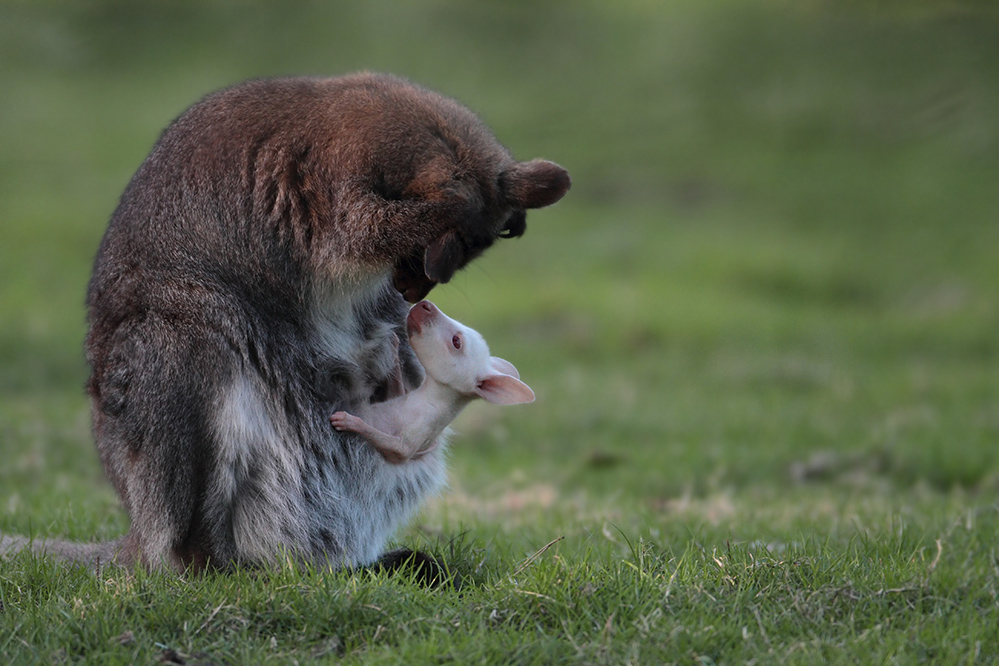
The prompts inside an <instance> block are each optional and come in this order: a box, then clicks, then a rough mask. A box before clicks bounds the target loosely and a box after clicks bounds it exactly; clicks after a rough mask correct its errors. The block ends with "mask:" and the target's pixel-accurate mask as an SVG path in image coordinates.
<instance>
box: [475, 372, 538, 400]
mask: <svg viewBox="0 0 999 666" xmlns="http://www.w3.org/2000/svg"><path fill="white" fill-rule="evenodd" d="M475 394H476V395H478V396H479V397H480V398H485V399H486V400H488V401H489V402H491V403H493V404H496V405H519V404H521V403H524V402H534V391H532V390H531V387H530V386H528V385H527V384H525V383H524V382H522V381H520V380H519V379H517V378H516V377H513V376H512V375H506V374H500V373H498V374H495V375H487V376H486V377H484V378H482V379H480V380H479V383H478V385H477V386H476V387H475Z"/></svg>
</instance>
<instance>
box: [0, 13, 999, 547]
mask: <svg viewBox="0 0 999 666" xmlns="http://www.w3.org/2000/svg"><path fill="white" fill-rule="evenodd" d="M992 6H993V5H992V3H986V2H981V3H975V2H943V1H941V2H929V1H918V0H913V1H912V2H901V1H900V2H876V3H875V2H871V3H864V2H846V1H843V2H820V1H817V0H808V1H802V2H789V1H788V2H782V1H778V0H770V1H767V0H759V1H756V2H736V1H734V0H711V1H704V2H695V1H693V0H664V1H663V2H650V1H641V0H621V1H617V2H613V3H610V2H596V1H587V0H582V1H578V2H570V1H568V0H565V1H559V0H540V1H539V0H531V1H530V2H527V1H521V0H513V1H507V2H500V1H498V0H497V1H492V2H476V3H468V2H458V1H449V0H440V1H429V2H404V1H398V2H387V1H383V0H376V1H372V2H364V3H346V2H319V1H315V2H308V1H305V0H291V1H283V2H273V3H268V2H224V1H220V0H197V1H193V0H192V1H187V2H166V1H153V2H143V3H136V2H126V1H124V0H122V1H116V2H92V1H91V2H88V1H81V2H30V3H29V2H3V3H0V91H2V92H0V450H2V451H3V452H4V454H3V460H4V462H3V464H2V465H0V529H2V530H3V531H21V532H24V531H29V530H34V531H39V532H51V533H56V534H64V535H69V536H76V537H89V536H92V535H93V534H94V533H97V534H101V535H115V534H119V533H120V532H121V531H122V530H123V529H124V525H125V520H124V516H123V515H122V514H121V512H120V511H118V509H117V508H116V501H115V499H114V496H113V493H112V492H111V490H110V488H109V487H108V486H107V485H106V484H105V483H104V482H103V480H102V477H101V471H100V469H99V466H98V464H97V461H96V455H95V453H94V452H93V444H92V441H91V438H90V434H89V416H88V412H87V404H86V401H85V399H84V395H83V389H82V387H83V383H84V381H85V378H86V367H85V365H84V362H83V353H82V340H83V336H84V332H85V321H84V317H85V313H84V309H83V297H84V291H85V287H86V283H87V279H88V276H89V269H90V265H91V262H92V258H93V255H94V253H95V251H96V248H97V244H98V242H99V240H100V237H101V234H102V233H103V230H104V226H105V224H106V221H107V219H108V217H109V215H110V214H111V212H112V210H113V209H114V206H115V205H116V202H117V197H118V196H119V194H120V192H121V191H122V189H123V188H124V186H125V184H126V183H127V182H128V179H129V178H130V176H131V174H132V173H133V172H134V171H135V169H136V168H137V167H138V165H139V164H140V163H141V161H142V160H143V158H144V157H145V155H146V154H147V152H148V151H149V149H150V147H151V146H152V144H153V142H154V141H155V140H156V138H157V136H158V134H159V132H160V131H161V130H162V128H163V127H165V126H166V125H167V124H168V123H169V122H170V121H171V120H172V119H173V118H175V117H176V116H177V115H179V114H180V113H181V112H182V111H183V110H184V109H185V108H186V107H187V106H189V105H190V104H191V103H193V102H194V101H195V100H197V99H198V98H199V97H201V96H202V95H204V94H206V93H208V92H210V91H212V90H214V89H216V88H219V87H222V86H226V85H230V84H232V83H235V82H238V81H240V80H243V79H246V78H250V77H258V76H272V75H283V74H317V75H333V74H339V73H345V72H350V71H355V70H359V69H370V70H385V71H391V72H394V73H397V74H401V75H404V76H407V77H410V78H412V79H414V80H416V81H418V82H420V83H423V84H425V85H427V86H429V87H432V88H435V89H437V90H440V91H441V92H443V93H445V94H448V95H451V96H453V97H456V98H457V99H459V100H460V101H462V102H463V103H465V104H466V105H468V106H469V107H471V108H472V109H473V110H475V111H477V112H478V113H479V114H480V115H481V116H482V117H483V119H484V120H485V121H486V122H487V123H488V124H489V125H491V126H492V127H493V129H494V130H495V132H496V134H497V136H498V137H499V138H500V140H501V141H502V142H504V143H505V144H506V145H507V146H509V147H510V148H511V150H512V151H513V152H514V154H515V155H516V156H517V157H519V158H521V159H530V158H533V157H545V158H548V159H551V160H554V161H556V162H559V163H560V164H562V165H563V166H565V167H566V168H567V169H568V170H569V171H570V173H571V174H572V176H573V188H572V191H571V192H570V193H569V195H568V196H567V197H566V198H565V199H564V200H563V201H562V202H560V203H559V204H557V205H556V206H555V207H553V208H551V209H548V210H543V211H537V212H532V213H531V215H530V216H529V218H528V231H527V234H526V236H525V237H524V238H522V239H519V240H517V241H510V242H504V243H500V244H499V245H498V246H497V247H496V248H494V250H492V251H491V252H490V253H489V254H488V255H487V256H486V257H485V258H483V259H482V260H480V261H478V262H476V263H475V264H473V265H472V266H471V267H470V268H469V269H468V270H467V271H465V272H464V273H462V274H461V275H460V276H458V277H457V278H456V279H455V280H454V281H453V283H452V284H450V285H447V286H444V287H441V288H439V289H438V290H436V291H435V292H434V293H433V294H432V296H431V297H432V298H433V299H434V300H435V301H436V302H437V303H438V304H439V305H441V307H442V308H443V309H444V310H445V311H446V312H448V313H449V314H451V315H452V316H454V317H456V318H458V319H460V320H462V321H464V322H465V323H467V324H469V325H471V326H473V327H475V328H477V329H479V330H480V331H481V332H482V333H483V334H484V335H485V336H486V338H487V339H488V340H489V341H490V343H491V346H492V348H493V351H494V353H496V354H497V355H499V356H503V357H505V358H508V359H509V360H511V361H513V362H514V363H515V364H516V365H517V366H518V367H519V368H520V370H521V374H522V376H523V377H524V379H525V380H526V381H527V382H528V383H530V384H531V385H532V386H533V387H534V388H535V390H536V392H537V394H538V401H537V403H535V404H534V405H532V406H529V407H519V408H509V409H499V408H496V407H494V406H488V405H474V406H473V408H470V409H469V410H468V411H467V412H466V413H465V414H464V415H463V416H462V417H461V419H460V420H459V422H458V424H457V431H458V435H457V436H456V437H455V440H454V453H453V474H452V491H451V493H449V494H448V495H446V496H445V497H444V498H443V499H441V500H439V501H437V502H436V503H434V504H432V505H431V507H430V510H429V512H428V514H427V516H425V518H424V521H426V522H427V523H429V524H443V525H445V526H450V525H453V524H454V523H456V522H460V523H464V524H468V523H473V524H474V523H479V522H483V521H488V520H495V521H496V522H497V523H498V524H500V525H516V524H517V516H520V515H525V514H524V512H528V513H527V514H526V515H530V516H531V518H530V520H529V522H531V523H532V524H534V525H538V524H542V525H543V524H545V522H546V521H554V520H558V517H559V516H562V517H563V519H564V520H565V521H566V522H567V523H569V524H573V523H576V524H586V525H589V524H590V523H593V522H594V521H597V522H599V520H602V519H605V518H606V519H608V520H612V521H614V522H615V524H625V525H629V524H631V523H630V521H636V522H635V526H636V529H638V528H640V529H642V530H644V529H646V528H649V529H658V527H657V526H662V527H664V528H668V527H669V526H670V525H673V526H675V527H676V528H677V529H681V527H679V526H683V525H696V524H697V523H698V522H700V521H704V522H707V523H715V524H717V523H718V522H719V521H722V523H723V524H725V521H726V520H729V521H730V526H729V527H728V528H727V529H730V530H733V531H734V532H735V533H736V535H737V536H738V535H739V534H738V533H739V530H740V527H739V524H740V521H741V520H742V519H745V518H747V517H749V516H752V515H753V514H754V512H755V511H759V512H763V513H764V514H766V515H767V516H769V517H768V518H767V519H766V520H765V521H763V525H762V526H761V524H760V523H755V524H754V526H753V527H752V530H755V531H760V530H762V531H763V532H766V530H768V529H772V530H777V529H779V526H781V525H783V526H784V527H786V526H788V525H798V524H801V525H804V526H805V527H804V528H803V529H806V530H809V531H811V530H814V531H822V530H825V529H827V528H828V527H829V526H830V525H834V524H836V522H837V521H838V520H840V519H844V517H845V516H847V515H848V514H849V513H850V511H852V509H847V508H842V506H843V505H842V503H850V502H860V503H861V504H862V503H864V502H874V503H875V504H877V503H879V502H886V503H887V504H888V505H889V506H890V507H892V510H904V507H905V506H906V505H908V504H909V503H912V502H925V501H927V500H928V501H931V502H932V501H935V498H942V497H949V498H953V497H955V494H957V496H960V497H971V498H973V499H971V500H968V501H969V502H971V503H972V504H975V503H982V502H984V503H989V502H991V501H993V499H994V496H995V491H996V490H997V488H999V456H997V453H996V451H997V447H996V444H997V440H999V366H997V361H999V355H997V352H999V341H997V332H999V308H997V303H999V261H997V254H999V252H997V251H999V39H997V38H996V36H997V35H999V14H997V12H996V11H995V10H994V9H992ZM699 502H700V503H701V504H698V503H699ZM830 503H831V504H832V506H833V508H832V509H829V508H828V505H829V504H830ZM692 506H693V507H697V506H700V507H701V509H699V510H698V511H699V512H694V513H690V511H694V509H691V508H690V507H692ZM532 510H535V511H537V510H540V511H541V512H543V513H537V512H536V513H530V512H531V511H532ZM733 516H734V518H733ZM775 516H776V518H775ZM782 521H783V522H782ZM650 526H651V527H650ZM445 529H451V528H449V527H445ZM587 529H588V528H587ZM746 530H747V531H749V528H746ZM743 536H744V537H745V538H749V534H748V533H747V534H744V535H743ZM764 536H765V535H764Z"/></svg>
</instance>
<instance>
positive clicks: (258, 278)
mask: <svg viewBox="0 0 999 666" xmlns="http://www.w3.org/2000/svg"><path fill="white" fill-rule="evenodd" d="M569 186H570V180H569V175H568V174H567V173H566V171H565V170H564V169H562V168H561V167H559V166H558V165H556V164H553V163H552V162H547V161H544V160H534V161H530V162H518V161H516V160H514V159H513V157H512V156H511V155H510V153H509V151H507V150H506V149H505V148H504V147H503V146H501V145H500V144H499V142H497V140H496V139H495V138H494V137H493V135H492V133H491V132H490V131H489V130H488V128H486V126H485V125H484V124H483V123H482V122H481V121H480V120H479V119H478V118H477V117H476V116H475V115H474V114H473V113H472V112H471V111H469V110H468V109H466V108H465V107H463V106H461V105H460V104H458V103H457V102H455V101H453V100H450V99H448V98H446V97H443V96H441V95H439V94H437V93H434V92H431V91H429V90H427V89H425V88H422V87H419V86H417V85H414V84H412V83H410V82H408V81H405V80H403V79H400V78H396V77H393V76H388V75H382V74H370V73H362V74H355V75H349V76H345V77H340V78H287V79H263V80H256V81H250V82H247V83H244V84H241V85H237V86H235V87H232V88H229V89H226V90H222V91H219V92H217V93H213V94H211V95H209V96H207V97H205V98H204V99H203V100H202V101H200V102H198V103H197V104H195V105H194V106H192V107H191V108H190V109H188V110H187V111H186V112H185V113H183V114H182V115H181V116H180V117H179V118H177V120H175V121H174V122H173V123H172V124H171V125H170V126H169V127H168V128H167V129H166V130H165V131H164V132H163V134H162V136H161V137H160V138H159V140H158V141H157V143H156V145H155V146H154V147H153V149H152V152H151V153H150V154H149V157H148V158H147V159H146V160H145V162H144V163H143V164H142V166H141V167H140V168H139V170H138V171H137V172H136V174H135V176H134V177H133V178H132V180H131V182H130V183H129V185H128V187H127V188H126V189H125V192H124V193H123V194H122V197H121V201H120V203H119V205H118V207H117V209H116V210H115V212H114V214H113V215H112V217H111V221H110V224H109V226H108V229H107V232H106V233H105V235H104V239H103V240H102V242H101V245H100V249H99V250H98V253H97V258H96V261H95V264H94V270H93V276H92V278H91V280H90V286H89V290H88V293H87V305H88V321H89V331H88V333H87V339H86V352H87V361H88V363H89V365H90V369H91V375H90V379H89V381H88V384H87V391H88V393H89V395H90V398H91V404H92V417H93V430H94V435H95V438H96V442H97V450H98V452H99V454H100V457H101V462H102V463H103V466H104V469H105V472H106V474H107V477H108V478H109V479H110V481H111V483H112V484H113V485H114V487H115V489H116V490H117V492H118V495H119V496H120V498H121V501H122V503H123V504H124V507H125V509H126V510H127V511H128V514H129V518H130V519H131V525H130V528H129V530H128V533H127V534H126V535H125V536H124V537H123V538H121V539H120V540H118V541H115V542H113V543H104V544H77V543H68V542H60V541H51V540H41V539H36V540H35V541H34V543H32V544H31V546H32V547H33V548H34V549H35V550H36V551H40V552H45V553H49V554H51V555H53V556H56V557H62V558H64V559H70V560H75V561H79V562H84V563H89V564H96V563H104V562H115V563H118V564H121V565H132V564H134V563H139V564H142V565H144V566H147V567H161V566H165V567H170V568H173V569H175V570H178V571H183V570H200V569H203V568H204V567H206V566H213V567H228V566H231V565H233V564H241V563H246V564H254V563H264V562H268V561H273V560H275V559H276V558H278V557H279V556H280V555H281V554H289V555H291V556H293V557H296V558H300V559H303V560H310V561H319V562H322V563H324V564H328V565H330V566H334V567H340V566H359V565H361V566H363V565H367V564H372V563H375V562H377V561H379V556H380V555H381V554H382V551H383V549H384V547H385V545H386V543H387V541H388V540H389V538H390V537H391V535H392V534H393V532H394V531H395V529H396V528H397V527H398V526H399V524H400V523H401V522H402V521H404V520H405V519H406V518H407V517H408V516H409V515H410V514H411V513H412V511H413V510H414V509H415V508H416V507H417V506H418V505H419V503H420V502H421V501H422V499H423V498H424V497H425V496H426V495H427V494H428V493H431V492H434V491H435V490H436V489H438V488H439V487H440V486H441V485H442V483H443V480H444V475H445V469H444V457H443V455H442V454H441V451H442V448H443V447H442V446H438V447H437V448H435V449H434V450H433V451H428V452H426V454H425V455H422V456H419V457H415V456H414V457H413V458H412V459H410V460H409V461H407V462H405V463H404V464H392V463H389V462H388V461H386V460H385V458H384V457H383V456H382V455H381V454H380V453H379V452H378V451H377V450H376V449H375V448H374V447H372V446H370V445H368V444H367V443H366V442H365V441H364V440H363V439H362V438H360V437H358V436H357V435H355V434H351V433H347V432H338V431H336V430H335V429H334V428H332V427H331V426H330V422H329V415H330V414H331V413H333V412H335V411H339V410H350V411H359V410H363V409H364V408H365V407H366V406H367V405H369V404H370V403H372V402H378V401H379V400H383V399H385V398H386V397H388V395H389V394H390V393H391V392H392V391H393V390H395V388H396V386H397V385H399V386H400V387H401V389H400V390H403V391H407V390H411V389H413V388H415V387H417V386H419V385H420V383H421V381H422V379H423V371H422V369H421V368H420V365H419V363H418V362H417V361H416V358H415V357H414V355H413V351H412V349H411V348H410V346H409V342H408V340H407V339H406V336H405V321H404V320H405V317H406V315H407V311H408V307H407V305H406V302H405V301H406V300H408V301H410V302H417V301H419V300H421V299H422V298H424V297H425V296H426V295H427V293H429V291H430V290H431V289H432V288H433V287H434V285H436V284H438V283H442V282H447V281H448V280H449V279H450V278H451V277H452V276H453V275H454V273H455V272H456V271H457V270H459V269H461V268H462V267H464V266H465V265H466V264H467V263H468V262H469V261H471V260H472V259H474V258H476V257H477V256H479V255H480V254H481V253H482V252H483V251H484V250H485V249H486V248H488V247H489V246H490V245H491V244H492V243H493V242H494V241H495V240H496V239H497V238H508V237H515V236H520V235H521V234H522V233H523V232H524V230H525V228H526V226H525V211H526V210H527V209H531V208H540V207H543V206H547V205H549V204H552V203H555V202H556V201H558V200H559V199H561V198H562V196H563V195H564V194H565V193H566V191H567V190H568V189H569ZM404 299H405V300H404ZM26 545H28V542H27V540H26V539H24V538H21V537H4V538H3V539H2V540H0V550H6V551H8V552H11V551H16V550H18V549H21V548H24V547H25V546H26ZM398 559H399V558H398V556H397V555H396V554H392V555H391V556H390V561H394V560H398Z"/></svg>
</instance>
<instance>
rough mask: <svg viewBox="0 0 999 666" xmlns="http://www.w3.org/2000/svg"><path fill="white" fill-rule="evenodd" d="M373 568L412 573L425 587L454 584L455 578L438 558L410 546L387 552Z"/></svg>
mask: <svg viewBox="0 0 999 666" xmlns="http://www.w3.org/2000/svg"><path fill="white" fill-rule="evenodd" d="M372 568H373V569H375V570H376V571H388V572H389V573H393V574H395V573H402V574H405V575H412V576H413V578H414V579H415V580H416V581H417V582H418V583H420V585H423V586H424V587H438V586H439V585H448V586H454V580H453V579H451V578H450V577H449V576H448V573H447V569H446V568H445V566H444V565H443V564H442V563H441V562H439V561H438V560H437V558H435V557H433V556H432V555H428V554H426V553H421V552H420V551H418V550H410V549H409V548H399V549H398V550H391V551H389V552H387V553H385V554H384V555H382V556H381V557H380V558H378V561H377V562H375V563H374V564H373V565H372Z"/></svg>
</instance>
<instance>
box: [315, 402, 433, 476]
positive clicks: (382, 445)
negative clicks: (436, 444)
mask: <svg viewBox="0 0 999 666" xmlns="http://www.w3.org/2000/svg"><path fill="white" fill-rule="evenodd" d="M330 423H331V424H333V427H334V428H336V429H337V430H340V431H344V430H346V431H347V432H354V433H357V434H358V435H360V436H361V437H363V438H364V439H366V440H368V442H370V443H371V445H372V446H374V447H375V449H377V450H378V452H379V453H381V454H382V457H384V458H385V460H387V461H389V462H390V463H392V464H395V465H399V464H402V463H404V462H406V461H407V460H409V459H410V458H412V457H413V455H414V454H415V453H416V452H417V450H418V449H419V443H418V442H411V441H407V440H406V439H405V437H404V436H399V435H391V434H389V433H387V432H385V431H383V430H379V429H378V428H376V427H374V426H373V425H371V424H369V423H368V422H367V421H365V420H364V419H362V418H360V417H358V416H354V415H353V414H348V413H347V412H336V413H335V414H333V416H331V417H330ZM404 434H405V433H403V435H404Z"/></svg>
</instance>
